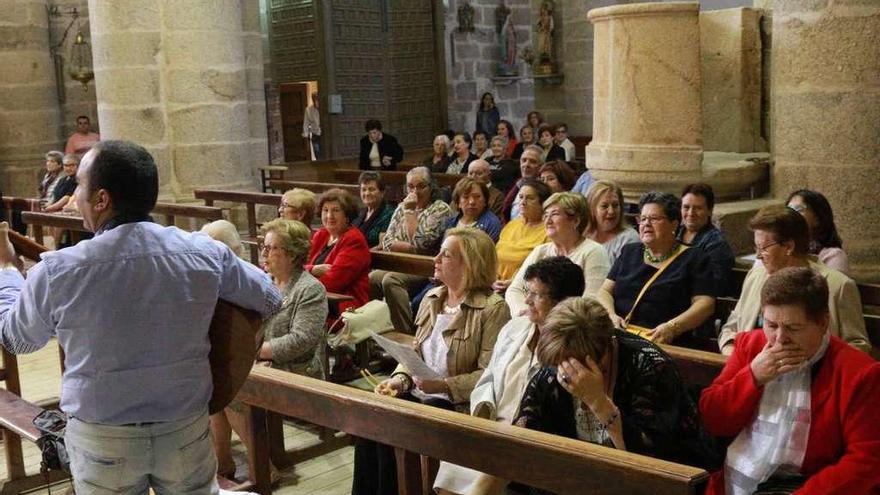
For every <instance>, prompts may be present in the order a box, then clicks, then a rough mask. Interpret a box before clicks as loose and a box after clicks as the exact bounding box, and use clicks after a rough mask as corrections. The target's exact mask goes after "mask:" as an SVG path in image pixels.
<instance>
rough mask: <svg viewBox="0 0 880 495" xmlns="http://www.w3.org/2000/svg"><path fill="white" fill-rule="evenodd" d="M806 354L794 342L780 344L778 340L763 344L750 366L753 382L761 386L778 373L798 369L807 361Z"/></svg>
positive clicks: (774, 377)
mask: <svg viewBox="0 0 880 495" xmlns="http://www.w3.org/2000/svg"><path fill="white" fill-rule="evenodd" d="M807 357H808V356H807V355H806V354H805V353H804V351H803V350H801V349H800V348H798V347H797V346H795V345H794V344H782V343H781V342H779V341H776V342H774V343H773V344H772V345H771V344H770V342H767V343H766V344H764V348H763V349H761V352H759V353H758V355H757V356H755V358H754V359H752V363H751V365H750V367H751V368H752V376H753V377H755V383H756V384H757V385H758V386H759V387H762V386H764V385H766V384H768V383H770V382H772V381H773V380H775V379H776V378H777V377H779V376H780V375H784V374H785V373H788V372H789V371H795V370H798V369H800V367H801V366H803V364H804V363H805V362H806V361H807Z"/></svg>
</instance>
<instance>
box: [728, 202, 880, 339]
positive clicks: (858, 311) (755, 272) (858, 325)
mask: <svg viewBox="0 0 880 495" xmlns="http://www.w3.org/2000/svg"><path fill="white" fill-rule="evenodd" d="M749 229H751V231H752V232H754V237H755V252H756V253H757V255H758V259H759V260H761V263H760V264H755V266H754V267H753V268H752V269H751V270H749V273H748V275H746V279H745V281H744V282H743V288H742V293H741V294H740V296H739V300H738V301H737V303H736V307H735V308H734V309H733V312H731V313H730V317H729V318H728V319H727V323H725V324H724V326H722V327H721V334H720V335H719V336H718V346H719V348H720V349H721V353H722V354H725V355H730V354H731V353H733V351H734V349H733V344H734V338H735V337H736V335H737V334H738V333H741V332H748V331H750V330H752V329H755V328H760V327H761V326H763V323H764V322H763V319H761V318H760V315H761V288H762V287H764V282H766V281H767V278H768V277H769V276H770V275H773V274H774V273H776V272H778V271H779V270H781V269H783V268H788V267H809V268H812V269H813V271H815V272H817V273H818V274H819V275H822V276H823V277H824V278H825V280H826V281H827V282H828V308H829V310H830V312H829V314H830V318H829V322H828V329H829V330H830V331H831V334H832V335H834V336H836V337H840V339H841V340H843V341H845V342H846V343H848V344H850V345H851V346H853V347H855V348H856V349H859V350H862V351H865V352H870V350H871V343H870V342H869V341H868V337H867V333H866V332H865V320H864V318H863V317H862V300H861V298H860V297H859V290H858V288H857V287H856V283H855V282H853V281H852V279H850V278H849V277H847V276H846V275H844V274H842V273H840V272H839V271H837V270H834V269H832V268H829V267H827V266H825V265H824V264H822V263H817V262H815V261H813V260H811V259H810V257H809V245H810V228H809V226H808V225H807V221H806V220H805V219H804V217H803V215H801V214H799V213H797V212H796V211H794V210H793V209H791V208H788V207H785V206H782V205H771V206H765V207H764V208H761V209H760V210H758V213H757V214H756V215H755V216H754V217H752V219H751V220H750V221H749Z"/></svg>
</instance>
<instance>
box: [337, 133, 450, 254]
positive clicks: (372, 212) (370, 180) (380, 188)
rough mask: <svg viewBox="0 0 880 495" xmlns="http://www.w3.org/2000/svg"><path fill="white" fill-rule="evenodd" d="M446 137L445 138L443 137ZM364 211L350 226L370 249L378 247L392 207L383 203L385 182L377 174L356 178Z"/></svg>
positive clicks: (389, 219)
mask: <svg viewBox="0 0 880 495" xmlns="http://www.w3.org/2000/svg"><path fill="white" fill-rule="evenodd" d="M443 137H446V136H443ZM358 184H359V185H360V189H361V202H362V203H363V204H364V209H363V210H361V212H360V214H359V215H358V216H357V218H355V219H354V220H353V221H352V222H351V224H352V225H353V226H355V227H357V228H359V229H360V230H361V233H362V234H364V237H365V238H366V239H367V245H368V246H369V247H371V248H373V247H376V246H378V245H379V234H381V233H382V232H385V231H386V230H388V224H389V223H391V215H393V214H394V206H393V205H392V204H391V203H389V202H388V201H385V181H383V180H382V174H381V173H379V172H372V171H366V172H361V175H360V177H358Z"/></svg>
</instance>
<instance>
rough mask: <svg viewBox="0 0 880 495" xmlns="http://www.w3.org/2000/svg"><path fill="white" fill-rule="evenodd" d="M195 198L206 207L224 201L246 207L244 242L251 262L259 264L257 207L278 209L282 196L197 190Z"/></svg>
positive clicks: (249, 192)
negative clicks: (245, 234)
mask: <svg viewBox="0 0 880 495" xmlns="http://www.w3.org/2000/svg"><path fill="white" fill-rule="evenodd" d="M193 196H195V198H196V199H201V200H203V201H204V202H205V206H214V202H215V201H224V202H227V203H242V204H244V205H245V210H246V212H247V225H248V234H247V237H245V238H244V239H242V242H243V243H244V244H246V245H247V246H248V248H249V249H250V254H251V262H252V263H253V264H255V265H256V264H257V263H259V260H260V251H259V245H258V243H257V227H258V225H257V206H256V205H270V206H274V207H276V208H277V207H278V205H280V204H281V195H280V194H270V193H261V192H251V191H227V190H221V189H195V190H193Z"/></svg>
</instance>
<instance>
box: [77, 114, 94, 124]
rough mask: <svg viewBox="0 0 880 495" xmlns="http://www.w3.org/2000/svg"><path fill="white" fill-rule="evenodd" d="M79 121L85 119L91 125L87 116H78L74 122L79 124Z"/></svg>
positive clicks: (90, 120)
mask: <svg viewBox="0 0 880 495" xmlns="http://www.w3.org/2000/svg"><path fill="white" fill-rule="evenodd" d="M79 119H86V120H87V121H88V122H89V123H90V124H91V123H92V119H90V118H89V116H88V115H80V116H79V117H77V118H76V121H77V122H79Z"/></svg>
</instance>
